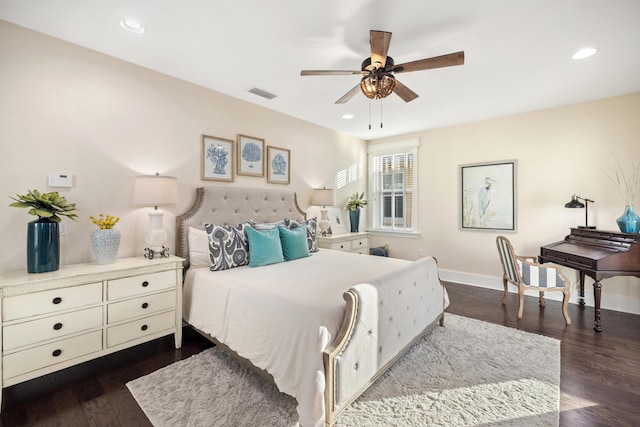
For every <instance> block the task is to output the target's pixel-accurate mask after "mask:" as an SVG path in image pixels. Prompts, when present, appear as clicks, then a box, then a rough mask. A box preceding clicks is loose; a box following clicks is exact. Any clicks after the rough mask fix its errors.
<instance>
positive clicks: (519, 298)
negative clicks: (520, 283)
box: [518, 288, 524, 319]
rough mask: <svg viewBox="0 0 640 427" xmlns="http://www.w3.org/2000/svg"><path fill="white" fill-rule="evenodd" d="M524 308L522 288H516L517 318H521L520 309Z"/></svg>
mask: <svg viewBox="0 0 640 427" xmlns="http://www.w3.org/2000/svg"><path fill="white" fill-rule="evenodd" d="M523 310H524V289H522V288H520V289H518V319H522V311H523Z"/></svg>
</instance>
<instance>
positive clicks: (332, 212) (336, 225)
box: [327, 208, 347, 234]
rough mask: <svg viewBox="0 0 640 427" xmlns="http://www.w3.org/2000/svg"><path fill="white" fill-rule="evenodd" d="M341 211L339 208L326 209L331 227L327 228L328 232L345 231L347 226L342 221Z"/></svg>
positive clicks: (337, 232) (338, 232)
mask: <svg viewBox="0 0 640 427" xmlns="http://www.w3.org/2000/svg"><path fill="white" fill-rule="evenodd" d="M342 212H343V211H342V209H340V208H329V209H327V216H328V217H329V224H330V225H331V229H330V230H329V232H330V233H331V234H340V233H346V232H347V226H346V225H345V223H344V217H343V216H342Z"/></svg>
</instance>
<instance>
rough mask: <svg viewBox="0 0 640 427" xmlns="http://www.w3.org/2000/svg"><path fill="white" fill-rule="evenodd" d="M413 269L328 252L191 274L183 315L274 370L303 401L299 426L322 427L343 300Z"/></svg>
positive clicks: (289, 391)
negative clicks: (328, 354) (327, 366)
mask: <svg viewBox="0 0 640 427" xmlns="http://www.w3.org/2000/svg"><path fill="white" fill-rule="evenodd" d="M410 263H411V262H410V261H406V260H400V259H394V258H384V257H376V256H363V255H358V254H352V253H346V252H341V251H332V250H329V249H322V250H320V252H316V253H313V254H312V256H311V257H308V258H301V259H297V260H294V261H289V262H285V263H280V264H273V265H267V266H263V267H256V268H251V267H248V266H245V267H239V268H234V269H230V270H224V271H216V272H212V271H209V269H206V268H192V269H190V270H189V271H188V272H187V275H186V278H185V283H184V294H183V303H184V307H183V317H184V320H185V321H186V322H188V323H189V324H191V325H193V326H194V327H196V328H198V329H199V330H201V331H203V332H206V333H208V334H209V335H211V336H213V337H215V338H216V339H218V340H219V341H221V342H223V343H225V344H226V345H228V346H229V347H230V348H232V349H233V350H234V351H236V352H237V353H238V354H239V355H240V356H242V357H244V358H246V359H249V360H250V361H251V362H252V363H253V364H254V365H256V366H257V367H259V368H262V369H264V370H266V371H267V372H269V373H270V374H271V375H272V376H273V378H274V380H275V383H276V385H277V386H278V388H279V390H280V391H282V392H284V393H287V394H289V395H291V396H293V397H295V398H296V399H297V401H298V408H297V410H298V415H299V417H300V424H301V425H302V426H304V427H308V426H318V427H320V426H322V425H324V400H323V393H324V387H325V378H324V367H323V361H322V351H323V350H324V349H325V348H326V346H327V345H328V344H329V343H331V342H332V341H333V339H334V338H335V336H336V334H337V332H338V329H339V326H340V324H341V323H342V318H343V314H344V311H345V307H346V303H345V301H344V300H343V298H342V294H343V293H344V292H345V291H347V290H348V289H349V288H350V287H352V286H353V285H356V284H359V283H366V282H367V281H368V280H371V279H374V278H376V277H378V276H380V275H382V274H384V273H387V272H389V271H393V270H397V269H400V268H402V267H404V266H406V265H408V264H410ZM355 266H357V268H355Z"/></svg>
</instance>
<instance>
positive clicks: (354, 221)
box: [346, 191, 369, 233]
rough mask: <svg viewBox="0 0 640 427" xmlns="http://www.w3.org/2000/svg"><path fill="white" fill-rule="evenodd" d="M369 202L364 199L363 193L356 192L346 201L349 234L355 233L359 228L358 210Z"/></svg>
mask: <svg viewBox="0 0 640 427" xmlns="http://www.w3.org/2000/svg"><path fill="white" fill-rule="evenodd" d="M368 203H369V202H368V201H366V200H365V199H364V192H363V193H361V194H358V192H357V191H356V192H355V193H353V194H352V195H351V196H349V200H348V201H347V208H346V209H347V210H348V211H349V223H350V225H351V232H352V233H357V232H358V229H359V227H360V209H362V207H363V206H366V205H367V204H368Z"/></svg>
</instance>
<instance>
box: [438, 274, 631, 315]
mask: <svg viewBox="0 0 640 427" xmlns="http://www.w3.org/2000/svg"><path fill="white" fill-rule="evenodd" d="M438 273H439V275H440V280H442V281H444V282H453V283H460V284H462V285H469V286H477V287H480V288H487V289H494V290H497V291H501V292H502V291H504V287H503V284H502V277H491V276H482V275H479V274H471V273H464V272H461V271H452V270H442V269H440V270H438ZM587 283H588V284H587ZM591 283H592V281H590V280H589V279H588V280H587V281H586V282H585V301H584V302H585V305H586V306H588V307H593V306H594V297H593V291H592V289H593V288H592V286H591ZM603 283H604V282H603ZM577 288H578V286H577V285H576V284H575V282H574V284H573V287H572V288H571V297H570V298H569V304H578V289H577ZM607 288H609V286H608V285H607V284H606V283H605V284H604V285H603V287H602V300H601V303H600V305H601V308H603V309H606V310H614V311H620V312H623V313H630V314H640V300H639V299H638V298H635V297H634V296H633V295H620V294H618V293H616V294H612V293H611V292H610V293H607ZM509 293H517V290H516V288H515V286H509ZM525 295H530V296H533V297H537V296H538V293H537V292H535V291H525ZM544 297H545V299H549V300H554V301H562V293H561V292H546V293H545V294H544Z"/></svg>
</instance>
